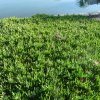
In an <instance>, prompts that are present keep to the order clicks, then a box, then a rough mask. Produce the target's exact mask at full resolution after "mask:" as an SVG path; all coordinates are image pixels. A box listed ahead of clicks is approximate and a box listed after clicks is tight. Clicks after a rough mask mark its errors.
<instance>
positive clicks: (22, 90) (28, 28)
mask: <svg viewBox="0 0 100 100" xmlns="http://www.w3.org/2000/svg"><path fill="white" fill-rule="evenodd" d="M99 92H100V22H98V21H95V20H90V19H88V18H87V17H84V16H48V15H35V16H33V17H31V18H6V19H0V98H1V100H30V99H31V100H33V99H34V100H99V98H100V93H99Z"/></svg>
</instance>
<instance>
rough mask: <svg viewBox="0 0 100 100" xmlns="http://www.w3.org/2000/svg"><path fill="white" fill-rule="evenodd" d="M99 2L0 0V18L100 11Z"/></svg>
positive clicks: (95, 0) (79, 0)
mask: <svg viewBox="0 0 100 100" xmlns="http://www.w3.org/2000/svg"><path fill="white" fill-rule="evenodd" d="M82 1H87V2H82ZM79 2H80V3H79ZM99 2H100V0H0V18H3V17H12V16H16V17H30V16H32V15H34V14H53V15H57V14H61V15H63V14H88V13H92V12H99V11H100V5H99V4H97V3H99Z"/></svg>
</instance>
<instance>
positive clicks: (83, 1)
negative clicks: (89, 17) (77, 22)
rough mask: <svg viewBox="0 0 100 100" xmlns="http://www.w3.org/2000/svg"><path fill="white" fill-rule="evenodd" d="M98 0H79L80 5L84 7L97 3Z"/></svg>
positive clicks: (99, 1)
mask: <svg viewBox="0 0 100 100" xmlns="http://www.w3.org/2000/svg"><path fill="white" fill-rule="evenodd" d="M99 3H100V0H79V6H80V7H86V6H88V5H93V4H99Z"/></svg>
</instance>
